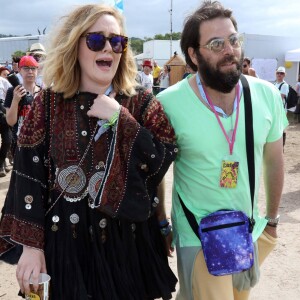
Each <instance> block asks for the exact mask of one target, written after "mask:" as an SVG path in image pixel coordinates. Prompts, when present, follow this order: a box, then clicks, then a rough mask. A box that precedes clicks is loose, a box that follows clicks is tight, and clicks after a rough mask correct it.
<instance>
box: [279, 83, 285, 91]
mask: <svg viewBox="0 0 300 300" xmlns="http://www.w3.org/2000/svg"><path fill="white" fill-rule="evenodd" d="M283 84H284V82H283V83H282V84H281V85H280V86H279V87H278V89H279V91H280V90H281V87H282V86H283Z"/></svg>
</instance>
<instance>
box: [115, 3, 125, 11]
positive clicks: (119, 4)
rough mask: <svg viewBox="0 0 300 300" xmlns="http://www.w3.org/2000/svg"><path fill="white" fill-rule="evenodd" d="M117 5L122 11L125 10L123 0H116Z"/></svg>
mask: <svg viewBox="0 0 300 300" xmlns="http://www.w3.org/2000/svg"><path fill="white" fill-rule="evenodd" d="M115 7H116V8H117V9H118V10H119V11H120V12H121V13H122V12H123V11H124V6H123V0H115Z"/></svg>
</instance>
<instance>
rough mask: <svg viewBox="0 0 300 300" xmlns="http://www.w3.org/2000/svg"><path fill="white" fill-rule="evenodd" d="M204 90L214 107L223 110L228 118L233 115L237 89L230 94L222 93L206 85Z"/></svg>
mask: <svg viewBox="0 0 300 300" xmlns="http://www.w3.org/2000/svg"><path fill="white" fill-rule="evenodd" d="M202 84H203V83H202ZM204 88H205V90H206V94H207V95H208V97H209V98H210V100H211V102H212V104H213V105H214V106H217V107H219V108H221V109H222V110H223V111H224V112H225V114H226V115H228V116H230V115H231V114H232V113H233V107H234V100H235V96H236V92H235V88H233V89H232V91H231V92H230V93H222V92H220V91H217V90H214V89H212V88H210V87H208V86H206V85H204Z"/></svg>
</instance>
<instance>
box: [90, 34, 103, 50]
mask: <svg viewBox="0 0 300 300" xmlns="http://www.w3.org/2000/svg"><path fill="white" fill-rule="evenodd" d="M105 42H106V38H105V36H104V35H103V34H99V33H91V34H88V35H87V36H86V44H87V46H88V48H89V49H90V50H92V51H101V50H102V49H103V48H104V46H105Z"/></svg>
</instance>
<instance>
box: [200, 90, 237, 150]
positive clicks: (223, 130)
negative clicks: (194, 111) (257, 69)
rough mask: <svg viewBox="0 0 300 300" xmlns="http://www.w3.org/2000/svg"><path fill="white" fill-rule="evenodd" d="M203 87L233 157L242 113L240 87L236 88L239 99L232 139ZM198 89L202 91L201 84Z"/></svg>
mask: <svg viewBox="0 0 300 300" xmlns="http://www.w3.org/2000/svg"><path fill="white" fill-rule="evenodd" d="M201 87H202V88H203V91H204V93H205V98H206V99H207V102H208V104H209V105H210V107H211V109H212V111H213V112H214V114H215V116H216V118H217V120H218V123H219V125H220V127H221V129H222V132H223V134H224V136H225V138H226V140H227V142H228V145H229V153H230V155H232V152H233V147H234V142H235V136H236V130H237V126H238V122H239V112H240V85H239V84H237V85H236V87H235V93H236V96H235V98H236V99H237V108H236V118H235V124H234V129H233V133H232V138H231V139H230V138H229V136H228V134H227V133H226V130H225V128H224V126H223V124H222V122H221V120H220V117H219V115H218V113H217V111H216V109H215V106H214V105H213V103H212V101H211V99H210V97H209V96H208V94H207V92H206V90H205V88H204V86H203V85H201ZM198 88H199V90H200V85H199V84H198ZM206 99H205V100H206Z"/></svg>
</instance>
